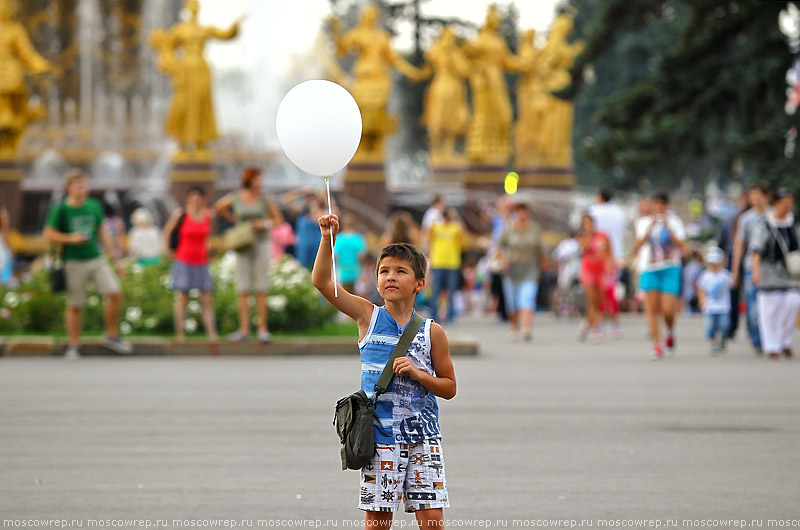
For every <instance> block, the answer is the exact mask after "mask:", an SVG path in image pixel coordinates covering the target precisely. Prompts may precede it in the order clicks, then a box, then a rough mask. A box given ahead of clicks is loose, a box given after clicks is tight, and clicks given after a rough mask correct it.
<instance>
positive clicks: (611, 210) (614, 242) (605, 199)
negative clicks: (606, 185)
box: [589, 189, 628, 263]
mask: <svg viewBox="0 0 800 530" xmlns="http://www.w3.org/2000/svg"><path fill="white" fill-rule="evenodd" d="M612 197H613V193H612V191H611V190H609V189H602V190H600V191H599V192H598V194H597V202H596V203H595V204H593V205H591V206H589V215H591V216H592V218H593V219H594V227H595V230H597V231H598V232H603V233H604V234H605V235H606V236H607V237H608V239H609V241H610V242H611V253H612V254H613V255H614V260H615V261H616V262H617V263H619V262H620V261H622V259H623V258H624V257H625V255H624V254H623V251H622V247H623V243H624V241H625V231H626V230H627V229H628V218H627V217H626V216H625V212H623V211H622V208H620V207H619V206H617V205H616V204H612V203H611V198H612Z"/></svg>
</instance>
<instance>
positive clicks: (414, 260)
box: [375, 243, 428, 280]
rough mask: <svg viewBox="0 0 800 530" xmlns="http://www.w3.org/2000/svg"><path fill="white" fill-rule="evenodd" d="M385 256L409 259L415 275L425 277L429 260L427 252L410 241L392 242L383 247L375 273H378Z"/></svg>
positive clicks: (417, 277)
mask: <svg viewBox="0 0 800 530" xmlns="http://www.w3.org/2000/svg"><path fill="white" fill-rule="evenodd" d="M384 258H397V259H401V260H403V261H407V262H408V263H409V265H411V269H412V270H413V271H414V276H416V279H417V280H419V279H421V278H425V271H426V269H427V268H428V260H427V258H425V254H423V253H422V252H420V251H419V250H418V249H417V248H416V247H415V246H414V245H409V244H408V243H391V244H389V245H386V246H385V247H383V248H382V249H381V253H380V254H379V255H378V261H377V262H376V263H375V274H378V268H379V267H380V266H381V261H383V259H384Z"/></svg>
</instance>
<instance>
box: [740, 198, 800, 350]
mask: <svg viewBox="0 0 800 530" xmlns="http://www.w3.org/2000/svg"><path fill="white" fill-rule="evenodd" d="M793 205H794V197H793V196H792V194H791V192H790V191H789V190H788V189H787V188H778V189H777V190H776V191H775V196H774V198H773V201H772V209H771V210H770V211H769V212H767V215H766V219H765V222H763V223H760V224H758V225H756V227H755V228H754V230H753V236H752V240H751V242H750V248H751V250H752V252H753V273H752V274H753V283H754V284H755V285H756V286H757V287H758V323H759V327H760V331H761V345H762V347H763V349H764V352H765V353H766V354H767V356H768V357H769V358H770V359H778V358H780V356H781V354H783V355H784V356H785V357H786V358H787V359H788V358H791V357H792V356H793V353H792V332H793V331H794V328H795V326H796V325H797V314H798V311H800V262H798V260H800V244H799V243H798V237H797V229H796V228H795V226H794V215H793V214H792V206H793Z"/></svg>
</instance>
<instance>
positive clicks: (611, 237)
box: [0, 168, 800, 360]
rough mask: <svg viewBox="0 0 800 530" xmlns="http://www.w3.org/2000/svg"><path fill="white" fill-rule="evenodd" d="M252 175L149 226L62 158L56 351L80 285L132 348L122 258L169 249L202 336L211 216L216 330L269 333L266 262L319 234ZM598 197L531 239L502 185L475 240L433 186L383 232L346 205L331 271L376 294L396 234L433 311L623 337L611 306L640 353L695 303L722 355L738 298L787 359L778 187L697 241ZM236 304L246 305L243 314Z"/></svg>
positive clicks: (115, 339)
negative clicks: (380, 266) (63, 297)
mask: <svg viewBox="0 0 800 530" xmlns="http://www.w3.org/2000/svg"><path fill="white" fill-rule="evenodd" d="M263 178H264V177H263V175H262V173H261V171H260V170H259V169H257V168H247V169H245V170H244V171H243V172H242V176H241V186H240V187H239V188H238V189H236V190H234V191H233V192H231V193H228V194H227V195H225V196H223V197H222V198H220V199H218V200H217V201H216V202H214V203H213V204H212V203H211V202H210V200H209V197H208V194H207V190H205V189H204V188H202V187H200V186H194V187H191V188H190V189H189V190H188V191H187V193H186V196H185V198H184V203H183V204H182V205H181V206H180V207H179V208H176V209H175V211H173V212H172V214H171V215H170V217H169V219H168V221H167V222H166V224H165V226H164V228H163V230H161V229H159V228H158V226H156V224H155V223H154V221H153V214H152V212H150V211H149V210H148V209H146V208H138V209H136V210H135V211H134V212H133V214H132V215H131V218H130V227H131V228H130V230H129V231H126V222H125V219H123V218H122V217H121V216H119V215H118V213H117V210H115V209H114V208H111V207H110V206H108V205H107V204H106V205H104V204H103V203H101V202H100V201H98V200H95V199H93V198H91V197H90V196H89V186H88V180H87V177H86V175H85V174H83V173H82V172H80V171H77V170H75V171H70V172H69V173H68V174H67V175H66V177H65V198H64V200H62V201H60V202H59V203H57V204H56V205H55V206H53V207H52V208H51V209H50V211H49V212H48V216H47V221H46V227H45V230H44V236H45V239H46V240H47V241H48V242H49V243H50V244H52V245H53V246H55V247H57V254H58V255H59V256H61V258H62V259H63V261H64V264H65V267H64V270H65V277H66V292H67V309H66V317H65V318H66V329H67V334H68V340H69V347H68V348H67V355H68V356H69V357H77V356H79V355H80V351H79V342H80V328H81V318H82V309H83V305H84V302H85V300H86V297H87V292H88V288H89V286H90V285H93V286H94V287H95V288H96V289H97V291H98V292H99V293H100V294H101V295H103V297H104V300H105V304H104V313H103V314H104V318H105V330H106V333H105V343H106V345H107V346H108V347H109V348H111V349H113V350H114V351H117V352H119V353H123V354H124V353H129V352H130V351H131V350H132V347H131V345H130V343H129V342H127V341H125V340H123V339H122V338H121V337H120V335H119V332H118V329H117V328H118V323H119V313H120V309H121V307H122V299H121V296H122V295H121V288H120V281H119V277H120V275H122V274H123V271H124V269H123V267H122V262H123V259H128V260H132V261H135V262H136V263H138V264H140V265H143V266H148V265H153V264H156V263H159V262H161V261H162V260H164V259H169V260H170V261H171V276H172V283H171V285H172V288H173V290H174V292H175V305H174V320H175V330H176V339H177V340H179V341H182V340H184V338H185V337H184V332H183V330H184V321H185V319H186V306H187V303H188V300H189V296H190V295H189V293H190V292H192V291H197V292H199V293H200V301H201V304H202V308H203V309H202V321H203V324H204V327H205V331H206V335H207V337H208V340H209V342H210V343H212V344H216V342H217V340H218V339H217V329H216V321H215V315H214V309H213V307H214V304H213V291H214V280H213V278H212V275H211V272H210V268H209V264H210V258H211V255H212V252H211V250H210V238H211V236H212V233H213V232H214V227H215V225H216V224H217V222H218V221H222V222H223V223H224V222H225V221H227V222H228V223H230V224H231V225H232V226H233V227H238V226H241V225H246V226H248V227H249V228H250V230H251V231H252V237H253V241H252V243H251V244H248V245H246V246H244V247H242V248H236V249H235V256H236V289H237V293H238V313H239V314H238V316H239V326H238V329H237V330H236V331H235V332H233V333H232V334H231V335H230V336H228V340H229V341H236V342H238V341H244V340H248V339H249V337H250V334H251V329H250V326H251V324H255V327H256V330H255V337H256V338H257V340H258V341H260V342H262V343H267V342H270V341H271V335H270V331H269V325H268V323H269V319H268V305H267V300H268V292H269V270H270V263H271V262H273V261H274V260H276V259H277V258H278V257H279V256H281V255H283V254H290V255H291V256H293V257H294V258H295V259H297V260H298V261H299V262H300V263H301V264H303V265H304V266H306V267H307V268H309V269H310V268H311V267H312V266H313V263H314V260H315V258H316V254H317V251H318V249H319V245H320V241H321V232H320V229H319V223H318V219H319V218H320V217H322V216H324V214H325V213H326V207H325V206H326V204H325V199H324V197H322V196H320V195H319V194H317V193H314V192H313V191H312V190H309V189H302V190H295V191H291V192H287V193H284V194H282V195H280V196H270V195H268V194H266V193H265V192H264V186H263ZM613 199H614V197H613V193H612V192H611V191H610V190H600V191H599V192H598V194H597V196H596V197H595V200H594V203H593V204H591V205H589V206H588V207H585V208H582V209H581V211H580V216H579V219H580V222H579V226H577V227H576V229H575V230H574V231H573V232H571V233H570V234H568V235H567V236H566V237H561V238H560V239H559V240H557V241H554V238H553V237H545V232H546V231H545V230H544V229H543V228H542V226H540V224H539V223H538V222H537V219H539V217H537V215H536V213H537V212H536V211H534V210H533V209H532V204H531V203H530V202H528V201H526V200H524V199H515V198H514V197H511V196H503V197H501V198H499V199H498V200H497V201H495V202H494V203H492V204H491V205H490V206H489V207H488V208H487V209H484V210H482V211H481V212H480V213H479V216H480V218H481V220H482V221H484V226H485V227H488V231H487V232H486V236H485V237H484V236H481V235H479V234H476V233H475V232H472V231H470V229H469V228H470V227H468V226H467V223H465V221H464V220H463V219H462V217H461V214H460V213H459V210H458V209H457V208H455V207H454V206H453V205H448V204H447V202H446V200H445V199H444V198H443V197H442V196H436V197H434V199H433V201H432V203H431V205H430V207H429V208H428V209H427V210H426V211H425V212H424V214H423V215H422V216H421V222H420V223H419V224H417V222H416V220H415V217H414V215H413V213H412V212H410V211H406V210H397V211H394V212H392V213H391V214H390V216H389V217H388V219H387V224H386V229H385V232H384V233H383V234H378V235H375V236H374V237H373V238H372V239H370V238H369V237H365V235H364V234H361V233H360V232H359V230H358V226H357V224H356V221H357V220H356V218H354V217H351V216H348V215H343V216H342V218H341V219H342V226H341V228H342V229H341V232H340V233H339V235H338V238H337V241H336V247H335V256H336V261H337V265H338V267H339V270H338V275H339V276H338V278H339V281H340V283H341V284H342V285H343V286H344V288H345V289H346V290H347V291H348V292H351V293H354V294H357V295H358V296H361V297H363V298H365V299H367V300H372V301H374V302H377V301H379V298H380V296H379V292H378V290H377V288H376V285H375V279H374V270H373V269H374V259H375V255H376V251H377V250H378V249H379V248H381V247H383V246H385V245H388V244H391V243H409V244H411V245H414V246H416V247H418V248H420V249H421V250H422V251H423V253H424V254H425V255H426V256H427V258H428V267H429V270H428V271H427V276H426V277H428V278H429V279H430V281H429V283H428V284H426V285H425V288H424V289H422V290H421V292H420V294H419V295H418V296H417V302H416V303H417V308H418V309H419V310H420V311H423V312H424V313H425V314H427V315H428V316H430V317H432V318H434V319H435V320H436V321H437V322H440V323H442V324H448V323H452V322H454V321H456V320H457V319H458V318H459V315H460V314H462V313H464V312H466V311H470V310H473V308H476V307H477V308H478V311H482V312H484V313H486V314H496V315H497V317H498V318H499V320H501V321H503V322H507V325H508V326H509V331H510V337H511V339H512V341H517V340H523V341H525V342H532V341H533V339H534V316H535V313H536V312H537V311H542V310H545V309H550V310H552V311H553V312H554V313H556V314H557V315H560V316H567V317H578V318H579V319H580V323H579V325H578V330H577V338H578V340H581V341H584V340H589V339H591V341H592V342H595V343H599V342H602V341H603V340H605V339H606V338H607V337H610V338H612V337H613V338H614V339H622V338H623V330H622V328H621V326H620V320H619V314H620V311H621V310H628V311H630V310H634V311H639V310H642V311H643V312H644V314H645V318H646V322H647V330H648V337H649V339H650V341H651V343H652V344H651V347H650V351H649V356H650V357H651V358H652V359H654V360H658V359H663V358H665V357H670V356H671V355H673V354H674V353H675V351H676V348H677V342H678V338H677V335H678V333H677V330H678V326H677V321H678V319H679V318H680V315H681V314H682V313H683V312H694V311H700V312H702V313H703V314H704V318H705V319H706V320H707V333H706V335H707V339H708V340H709V343H710V349H711V353H712V354H714V355H718V354H720V353H722V352H724V351H725V349H726V346H727V345H728V344H729V341H730V340H731V339H732V338H734V336H735V333H736V330H737V325H738V320H739V319H738V317H739V313H740V308H741V310H742V312H743V314H744V318H743V320H744V322H746V331H747V336H748V338H749V341H750V343H751V344H752V347H753V349H754V351H755V352H756V353H757V354H759V355H761V354H766V356H767V357H769V358H772V359H776V358H780V357H782V356H783V357H787V358H790V357H792V356H793V352H792V341H791V338H792V332H793V330H794V329H795V328H796V326H797V321H798V312H800V281H799V280H798V278H800V244H799V243H798V236H797V231H796V229H795V220H794V216H793V214H792V210H793V206H794V203H793V196H792V194H791V192H790V191H789V190H788V189H787V188H782V187H781V188H777V189H774V190H773V189H771V188H770V187H769V186H768V185H767V184H765V183H755V184H753V185H752V186H750V188H749V189H748V190H747V192H746V194H744V195H743V197H742V201H741V203H740V204H739V205H738V207H732V208H728V209H727V210H724V211H723V213H722V214H720V215H719V219H718V222H717V223H716V225H717V228H718V229H717V230H716V233H715V234H712V236H713V237H711V238H710V239H709V238H700V237H697V234H698V233H699V232H701V231H702V227H703V226H706V228H707V226H710V225H708V224H707V225H703V224H702V223H703V222H704V221H703V220H701V219H700V217H701V216H699V215H697V212H695V214H694V215H693V216H692V222H690V223H689V224H686V223H684V221H683V219H682V218H681V216H680V215H678V213H676V211H675V210H674V209H673V208H671V207H670V197H669V195H668V193H666V192H665V191H659V192H657V193H655V194H653V195H652V196H650V197H645V198H642V199H641V200H639V204H638V214H639V215H638V216H637V217H635V218H634V217H633V216H628V215H627V214H626V213H625V210H623V208H621V207H620V205H618V204H615V202H614V200H613ZM699 204H700V206H701V208H700V210H701V211H700V213H701V214H702V203H699ZM481 206H486V205H481ZM334 208H335V205H334ZM472 213H474V212H472ZM472 217H473V218H474V217H475V216H474V215H472ZM698 226H699V227H701V229H698ZM551 236H552V234H551ZM8 238H9V230H8V214H7V212H6V210H5V208H3V207H2V205H1V204H0V279H2V281H3V283H9V282H10V281H13V277H12V276H11V275H10V273H9V269H10V266H9V262H10V261H11V260H10V251H9V250H8V249H9V247H10V245H9V241H8ZM545 240H547V244H545ZM251 307H255V311H256V315H257V317H256V319H255V320H253V321H251V318H250V312H251Z"/></svg>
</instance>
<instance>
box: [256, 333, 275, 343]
mask: <svg viewBox="0 0 800 530" xmlns="http://www.w3.org/2000/svg"><path fill="white" fill-rule="evenodd" d="M258 342H260V343H262V344H268V343H270V342H272V335H270V334H269V331H259V332H258Z"/></svg>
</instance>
